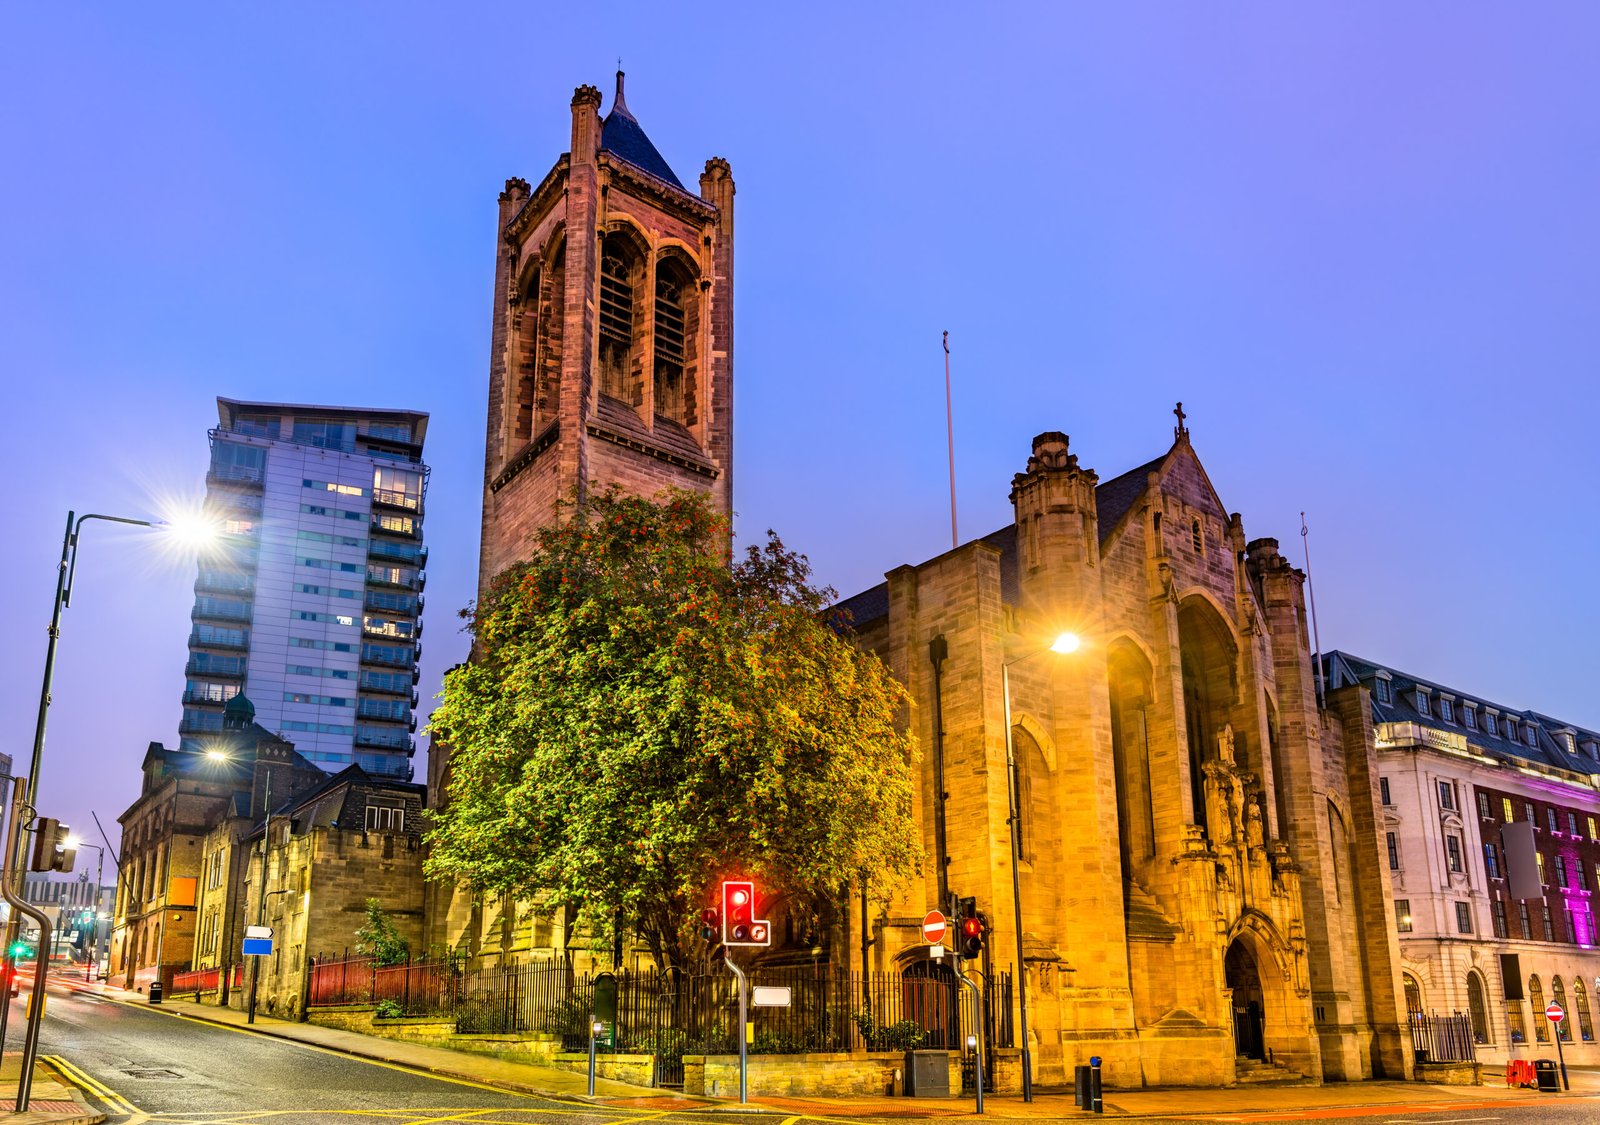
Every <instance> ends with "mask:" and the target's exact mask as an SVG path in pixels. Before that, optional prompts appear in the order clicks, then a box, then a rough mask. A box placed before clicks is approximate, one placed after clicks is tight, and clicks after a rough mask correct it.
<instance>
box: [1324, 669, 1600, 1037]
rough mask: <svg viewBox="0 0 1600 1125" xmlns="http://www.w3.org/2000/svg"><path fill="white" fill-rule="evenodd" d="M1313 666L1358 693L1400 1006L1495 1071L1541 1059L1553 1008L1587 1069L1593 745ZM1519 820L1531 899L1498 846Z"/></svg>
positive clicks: (1414, 686)
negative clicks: (1450, 1019) (1534, 871)
mask: <svg viewBox="0 0 1600 1125" xmlns="http://www.w3.org/2000/svg"><path fill="white" fill-rule="evenodd" d="M1326 664H1327V675H1328V682H1329V683H1330V684H1331V685H1333V686H1335V687H1340V688H1342V687H1344V686H1346V685H1356V684H1359V685H1361V686H1362V687H1363V688H1365V689H1366V690H1367V691H1368V692H1369V693H1370V696H1371V704H1370V706H1371V710H1372V715H1373V721H1374V739H1375V749H1376V755H1375V758H1376V762H1377V766H1376V768H1377V771H1378V774H1379V787H1380V799H1381V801H1382V806H1383V824H1382V836H1381V841H1382V844H1383V847H1384V852H1385V855H1386V859H1387V863H1388V865H1389V868H1390V878H1391V880H1392V883H1393V887H1394V891H1393V893H1394V907H1393V914H1392V924H1393V926H1394V928H1395V929H1396V931H1397V932H1398V934H1399V938H1400V952H1401V968H1402V973H1403V976H1402V986H1403V994H1404V997H1405V1003H1406V1007H1407V1009H1408V1010H1410V1011H1413V1012H1424V1013H1432V1012H1445V1013H1451V1012H1462V1013H1466V1014H1467V1015H1468V1016H1469V1017H1470V1019H1471V1023H1472V1028H1473V1034H1474V1038H1476V1039H1477V1041H1478V1044H1479V1051H1478V1053H1479V1058H1480V1059H1482V1060H1484V1061H1486V1062H1489V1063H1501V1062H1504V1061H1505V1060H1506V1059H1509V1058H1527V1057H1530V1055H1536V1056H1541V1057H1542V1056H1544V1055H1546V1054H1548V1053H1549V1052H1550V1050H1551V1049H1552V1047H1553V1044H1552V1043H1551V1042H1550V1037H1551V1027H1550V1024H1549V1022H1548V1021H1547V1020H1545V1019H1544V1017H1543V1015H1542V1012H1543V1010H1544V1007H1545V1005H1546V1003H1548V1002H1549V1001H1551V1000H1555V1001H1557V1002H1559V1003H1560V1004H1561V1005H1562V1007H1563V1008H1564V1009H1565V1010H1566V1011H1567V1012H1568V1013H1569V1015H1570V1018H1569V1019H1568V1020H1567V1021H1566V1022H1565V1023H1564V1024H1562V1034H1563V1037H1564V1042H1565V1043H1568V1044H1570V1045H1571V1046H1570V1047H1569V1048H1568V1050H1570V1051H1571V1053H1570V1054H1569V1055H1568V1056H1567V1058H1568V1061H1569V1062H1573V1063H1576V1064H1578V1065H1584V1064H1591V1065H1592V1064H1596V1063H1600V1046H1597V1045H1596V1042H1595V1031H1594V1015H1595V1013H1594V1005H1595V1003H1596V999H1595V993H1596V992H1600V952H1597V951H1596V949H1595V945H1596V940H1597V938H1596V931H1595V904H1594V893H1595V889H1596V887H1597V886H1600V867H1597V864H1600V792H1597V790H1600V732H1595V731H1591V730H1585V729H1582V728H1580V727H1576V726H1574V725H1572V724H1570V723H1566V722H1563V721H1561V720H1558V719H1554V718H1551V717H1550V716H1547V715H1542V714H1539V713H1538V712H1533V711H1523V710H1519V709H1517V708H1512V707H1507V706H1505V705H1503V704H1499V703H1495V702H1491V701H1489V700H1488V699H1486V698H1485V697H1484V696H1482V695H1478V694H1475V693H1472V692H1466V691H1461V690H1459V689H1457V688H1454V687H1450V686H1448V685H1444V684H1440V683H1438V682H1436V681H1431V680H1424V679H1419V678H1418V677H1416V676H1412V675H1408V674H1406V673H1402V672H1399V671H1396V670H1394V669H1391V668H1387V667H1384V666H1383V665H1380V664H1375V663H1373V662H1372V661H1369V660H1365V659H1362V658H1360V657H1356V656H1352V655H1350V654H1349V653H1343V652H1335V653H1331V654H1329V656H1328V658H1327V662H1326ZM1518 822H1526V823H1531V824H1532V825H1533V829H1534V839H1535V842H1536V846H1537V857H1538V867H1539V872H1538V873H1539V881H1540V883H1541V885H1542V890H1543V894H1542V896H1541V897H1539V898H1535V899H1517V898H1515V897H1513V896H1512V893H1511V890H1510V886H1509V882H1510V880H1509V869H1508V861H1507V857H1506V849H1505V844H1504V842H1503V840H1502V836H1501V833H1502V828H1503V826H1504V825H1507V824H1513V823H1518ZM1508 957H1509V959H1508Z"/></svg>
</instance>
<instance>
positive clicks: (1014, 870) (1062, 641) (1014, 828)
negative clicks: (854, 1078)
mask: <svg viewBox="0 0 1600 1125" xmlns="http://www.w3.org/2000/svg"><path fill="white" fill-rule="evenodd" d="M1081 643H1082V642H1081V641H1080V640H1079V639H1078V635H1077V634H1076V633H1062V634H1060V635H1058V636H1057V637H1056V639H1055V640H1053V641H1051V642H1050V644H1049V645H1048V646H1047V647H1045V648H1040V649H1035V650H1034V651H1032V652H1028V653H1024V654H1023V655H1021V656H1017V657H1013V658H1012V659H1010V660H1002V661H1001V662H1000V694H1001V695H1002V696H1003V697H1004V699H1005V723H1006V790H1007V792H1006V800H1007V803H1008V804H1009V806H1010V812H1011V815H1010V817H1009V818H1008V820H1009V821H1010V824H1011V908H1012V911H1013V912H1014V914H1015V917H1016V929H1017V1015H1018V1023H1019V1025H1020V1028H1021V1031H1022V1100H1023V1101H1025V1102H1031V1101H1033V1052H1032V1050H1031V1049H1030V1048H1029V1046H1028V967H1027V964H1026V963H1025V962H1024V961H1023V959H1022V876H1021V871H1020V868H1021V865H1022V809H1021V804H1022V802H1021V799H1020V798H1021V796H1022V794H1021V790H1020V787H1019V785H1018V781H1017V750H1016V744H1015V740H1014V739H1013V738H1012V737H1011V666H1012V665H1013V664H1020V663H1021V662H1022V661H1024V660H1029V659H1031V658H1033V657H1035V656H1038V655H1039V654H1040V653H1041V652H1053V653H1056V654H1058V655H1065V654H1067V653H1069V652H1077V651H1078V647H1079V646H1080V644H1081ZM981 1065H982V1064H981V1063H980V1066H981Z"/></svg>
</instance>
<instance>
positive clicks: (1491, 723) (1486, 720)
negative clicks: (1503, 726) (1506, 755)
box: [1483, 711, 1500, 738]
mask: <svg viewBox="0 0 1600 1125" xmlns="http://www.w3.org/2000/svg"><path fill="white" fill-rule="evenodd" d="M1483 729H1484V732H1485V733H1486V734H1492V735H1494V736H1495V737H1496V738H1499V737H1500V721H1499V720H1498V719H1496V718H1495V715H1494V712H1493V711H1485V712H1484V713H1483Z"/></svg>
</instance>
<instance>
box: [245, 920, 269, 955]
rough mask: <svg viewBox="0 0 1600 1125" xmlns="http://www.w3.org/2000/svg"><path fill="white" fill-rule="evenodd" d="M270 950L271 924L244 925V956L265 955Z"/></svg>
mask: <svg viewBox="0 0 1600 1125" xmlns="http://www.w3.org/2000/svg"><path fill="white" fill-rule="evenodd" d="M271 952H272V927H271V926H246V927H245V928H244V955H245V956H246V957H265V956H267V955H268V954H270V953H271Z"/></svg>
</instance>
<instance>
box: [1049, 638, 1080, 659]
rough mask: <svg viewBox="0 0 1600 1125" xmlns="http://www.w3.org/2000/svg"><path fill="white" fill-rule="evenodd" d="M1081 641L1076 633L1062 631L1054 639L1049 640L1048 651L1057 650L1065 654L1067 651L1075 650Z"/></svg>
mask: <svg viewBox="0 0 1600 1125" xmlns="http://www.w3.org/2000/svg"><path fill="white" fill-rule="evenodd" d="M1082 643H1083V642H1082V641H1080V640H1079V639H1078V634H1076V633H1062V634H1061V635H1060V636H1059V637H1057V638H1056V639H1055V640H1054V641H1052V642H1050V651H1051V652H1059V653H1061V654H1063V655H1065V654H1066V653H1069V652H1077V651H1078V646H1079V645H1081V644H1082Z"/></svg>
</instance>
